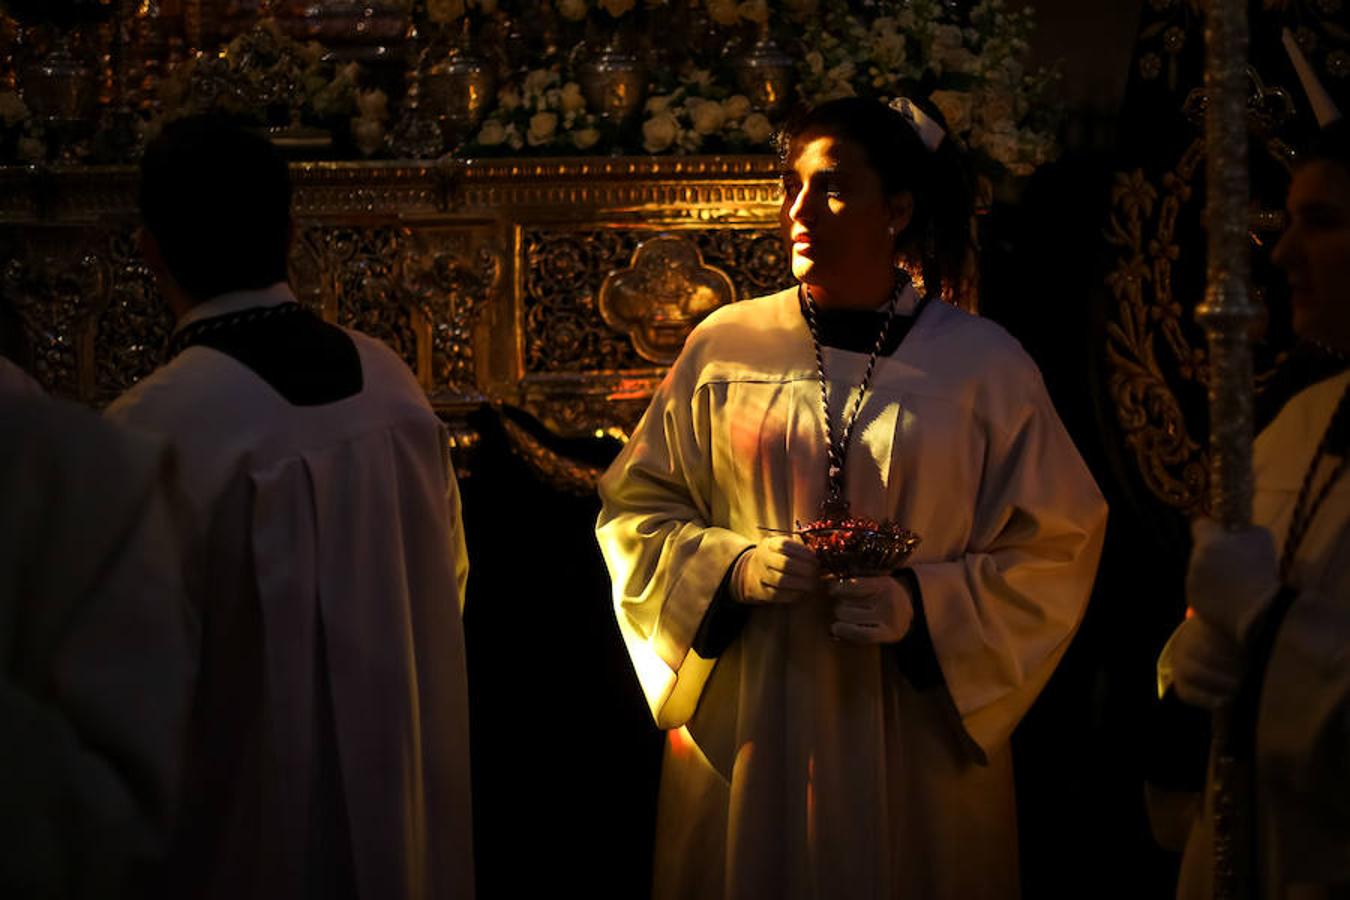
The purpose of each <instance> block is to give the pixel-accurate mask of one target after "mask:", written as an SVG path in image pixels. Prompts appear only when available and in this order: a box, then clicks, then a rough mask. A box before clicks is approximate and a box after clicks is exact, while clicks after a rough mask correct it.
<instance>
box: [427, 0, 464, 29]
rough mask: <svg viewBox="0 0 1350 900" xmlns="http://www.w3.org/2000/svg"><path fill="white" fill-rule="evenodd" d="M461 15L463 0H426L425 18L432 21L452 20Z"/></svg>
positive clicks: (439, 22) (443, 21)
mask: <svg viewBox="0 0 1350 900" xmlns="http://www.w3.org/2000/svg"><path fill="white" fill-rule="evenodd" d="M462 15H464V0H427V18H428V19H430V20H431V21H433V22H436V23H438V24H444V23H446V22H453V21H455V20H456V19H458V18H459V17H460V16H462Z"/></svg>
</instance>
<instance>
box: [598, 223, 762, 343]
mask: <svg viewBox="0 0 1350 900" xmlns="http://www.w3.org/2000/svg"><path fill="white" fill-rule="evenodd" d="M735 299H736V288H735V287H734V286H733V285H732V283H731V278H730V277H728V276H727V273H726V272H723V271H722V270H721V269H718V268H716V267H715V266H710V265H708V264H707V263H705V262H704V261H703V254H702V253H700V252H699V249H698V247H697V246H696V245H695V244H694V243H693V242H692V241H690V240H689V239H688V238H686V237H683V236H680V235H669V234H667V235H658V236H657V237H654V238H649V239H647V240H645V241H643V242H642V243H641V244H639V245H638V248H637V250H636V251H634V253H633V258H632V260H631V261H630V262H629V265H628V268H626V269H620V270H618V271H615V272H610V273H609V275H608V277H606V278H605V280H604V281H603V282H602V283H601V285H600V291H599V303H598V305H599V307H600V316H601V318H603V319H604V320H605V324H606V325H608V326H609V327H610V328H612V329H614V330H616V331H622V332H624V333H626V334H627V335H628V339H629V340H630V341H632V342H633V349H634V350H636V351H637V354H638V355H639V356H641V357H642V358H643V359H645V360H647V361H648V362H654V363H659V364H661V365H669V364H670V363H673V362H674V361H675V357H677V356H679V354H680V348H682V347H683V346H684V339H685V338H686V337H688V336H689V332H690V331H692V330H693V328H694V326H695V325H697V324H698V323H699V320H701V319H702V318H703V317H705V316H706V315H708V313H710V312H712V311H713V310H715V309H716V308H717V307H719V306H725V305H726V304H728V303H731V302H732V301H734V300H735Z"/></svg>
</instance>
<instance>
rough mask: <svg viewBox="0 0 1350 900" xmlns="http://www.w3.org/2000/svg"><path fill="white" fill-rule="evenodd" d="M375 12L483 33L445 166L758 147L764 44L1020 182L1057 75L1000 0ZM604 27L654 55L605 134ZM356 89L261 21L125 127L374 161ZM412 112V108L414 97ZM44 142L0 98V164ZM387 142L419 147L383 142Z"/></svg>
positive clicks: (595, 0)
mask: <svg viewBox="0 0 1350 900" xmlns="http://www.w3.org/2000/svg"><path fill="white" fill-rule="evenodd" d="M391 2H398V3H403V4H406V6H405V7H404V8H405V9H406V10H407V14H408V15H409V16H410V20H411V21H412V22H413V23H415V24H416V25H417V26H418V27H419V29H420V32H421V34H422V35H423V37H424V38H427V37H430V38H431V41H430V43H429V44H428V45H427V46H428V47H434V48H436V52H439V50H440V48H441V46H442V44H444V43H445V42H446V41H447V40H448V39H449V37H450V35H452V34H453V33H455V32H462V35H463V36H465V37H467V36H470V35H473V36H475V37H473V40H474V41H477V40H478V39H479V38H480V37H482V36H484V35H489V37H488V38H487V41H488V43H486V44H484V45H483V46H482V47H481V48H480V47H478V46H477V45H476V44H475V45H467V46H470V47H472V48H473V49H476V50H477V49H481V50H482V51H483V53H481V54H480V55H481V56H482V57H483V58H484V59H485V60H486V61H489V62H490V64H491V65H492V66H494V68H495V70H496V74H497V76H498V81H497V83H498V90H497V92H496V96H495V98H494V99H495V103H494V104H493V105H492V106H491V107H490V108H489V109H488V110H487V113H486V116H485V117H484V118H483V119H482V120H481V122H480V124H479V125H478V126H477V127H476V128H475V129H474V130H473V131H472V132H471V133H470V134H469V135H468V136H467V138H466V139H464V140H463V141H462V143H460V144H459V145H458V146H455V147H453V148H449V149H450V151H451V152H452V153H454V154H455V155H458V156H493V155H498V156H501V155H575V154H637V153H645V154H697V153H761V152H769V151H770V150H771V149H772V138H773V135H774V133H775V131H776V130H777V129H778V128H779V127H781V125H782V124H783V123H782V116H783V115H784V113H783V111H782V110H781V109H770V110H766V109H758V108H756V107H755V106H754V103H753V102H752V100H751V95H750V94H747V93H746V91H744V90H742V89H741V87H740V84H741V82H740V80H739V78H738V71H737V64H738V62H740V61H741V60H742V58H743V57H744V55H745V54H746V53H748V52H749V51H750V49H751V47H752V45H754V43H755V41H756V39H759V40H763V39H765V38H772V39H773V40H774V41H775V42H776V44H777V46H778V47H779V48H780V49H781V51H782V52H783V53H784V54H786V58H787V59H790V60H791V61H792V63H791V68H792V72H791V79H792V83H793V85H794V87H793V91H794V96H793V99H794V100H795V101H797V102H800V103H805V104H809V105H814V104H817V103H820V102H822V101H824V100H827V99H831V98H834V97H841V96H855V95H856V96H865V97H873V98H876V99H878V100H881V101H883V102H889V101H891V100H892V99H894V98H896V97H900V96H906V97H910V98H914V99H917V98H928V99H929V100H931V101H932V103H933V104H934V105H936V106H937V107H938V109H939V110H941V112H942V114H943V117H944V118H945V119H946V120H947V125H948V130H949V133H950V134H951V135H952V136H953V137H954V138H955V139H956V140H957V141H959V142H960V143H961V144H963V145H964V146H965V147H966V148H967V149H968V150H969V151H970V155H971V157H972V158H973V161H974V163H975V166H976V169H977V171H978V172H979V173H980V174H981V175H983V176H985V182H986V184H987V183H988V181H990V180H994V179H998V178H1000V177H1003V176H1006V175H1011V176H1014V177H1020V176H1025V175H1028V174H1030V173H1031V172H1032V171H1034V170H1035V168H1036V167H1037V166H1039V165H1041V164H1043V163H1045V162H1047V161H1049V160H1050V159H1053V158H1054V156H1055V155H1056V153H1057V152H1058V148H1057V147H1056V143H1055V137H1054V136H1055V134H1056V132H1057V130H1058V125H1059V122H1058V114H1059V110H1058V108H1057V106H1056V104H1055V103H1054V102H1053V100H1052V94H1053V88H1054V85H1055V81H1056V79H1057V73H1056V72H1054V71H1053V70H1044V69H1043V70H1039V71H1034V72H1028V71H1027V70H1026V69H1025V67H1024V60H1025V58H1026V55H1027V50H1028V41H1027V39H1028V36H1029V35H1030V33H1031V31H1032V28H1033V24H1034V23H1033V16H1032V12H1031V10H1030V9H1029V8H1028V9H1022V10H1014V9H1010V8H1008V7H1006V6H1005V3H1004V0H974V2H973V3H972V4H971V5H961V6H953V5H952V4H950V3H949V2H944V0H692V2H690V0H678V2H675V0H542V2H541V0H391ZM671 23H677V24H678V27H679V28H683V29H685V32H686V33H685V35H684V36H685V37H686V38H690V39H692V40H691V44H692V45H696V46H692V48H684V49H682V50H681V51H680V52H679V54H678V56H676V55H674V54H670V53H669V51H668V48H667V47H665V46H663V43H664V44H668V43H669V35H668V34H667V30H668V29H669V28H670V27H671ZM513 28H514V29H517V30H518V31H521V30H523V31H528V32H531V33H532V34H534V35H536V37H537V38H538V39H537V40H536V43H535V44H531V45H530V47H531V49H530V50H529V52H527V53H524V54H523V55H525V56H527V57H530V59H531V64H530V65H528V66H520V65H519V63H520V61H521V60H520V59H518V58H514V57H518V56H520V55H522V54H521V53H520V52H519V51H518V50H517V51H513V53H512V54H508V53H506V51H505V50H504V49H503V47H496V45H494V44H493V43H492V41H494V40H496V41H501V40H502V39H503V35H506V34H508V33H513V34H514V33H515V32H512V29H513ZM618 31H622V32H624V33H626V34H628V35H629V36H630V37H632V36H634V35H635V34H636V36H637V40H638V41H639V42H641V41H646V45H645V46H637V47H634V55H635V56H637V57H638V58H640V59H642V60H643V61H646V62H650V61H652V60H658V61H659V60H661V59H666V60H670V62H667V63H665V64H660V63H658V64H656V65H654V66H653V67H652V68H650V69H649V71H648V77H647V83H646V85H645V94H644V103H643V105H642V106H641V107H640V108H638V109H637V110H635V112H634V115H633V117H632V118H631V119H630V120H628V121H625V122H623V123H616V122H614V121H612V120H610V119H606V118H605V117H602V116H600V115H598V114H597V113H598V111H597V110H595V109H592V108H591V107H590V106H589V105H588V103H587V100H586V94H587V92H586V90H585V85H586V84H587V81H586V78H585V72H584V71H583V66H582V63H583V61H584V59H585V58H586V56H587V54H588V53H589V52H591V51H589V50H587V49H586V48H595V47H596V45H597V44H600V43H603V41H604V40H605V38H606V36H609V35H614V34H616V32H618ZM491 35H495V37H491ZM541 35H548V36H549V37H547V38H544V37H538V36H541ZM513 39H514V38H513ZM583 41H584V42H585V43H584V44H582V42H583ZM579 44H580V45H581V48H580V50H578V45H579ZM494 48H495V50H494ZM597 49H598V48H597ZM494 52H495V54H496V55H493V53H494ZM513 67H514V68H513ZM367 83H368V81H367V78H366V73H365V72H363V71H362V70H361V69H360V68H359V67H358V66H356V65H355V64H348V65H345V66H338V65H334V64H333V63H332V62H331V61H330V60H329V58H328V57H326V56H325V52H324V49H323V48H322V47H321V46H320V45H319V44H317V43H313V42H310V43H302V42H300V41H297V40H295V39H293V38H291V37H289V36H288V35H287V34H286V32H285V30H284V29H283V27H282V26H281V25H280V24H279V23H278V22H277V21H276V20H271V19H269V20H264V21H261V22H259V23H257V24H256V25H254V27H253V28H251V29H250V30H249V31H247V32H245V33H243V34H241V35H239V36H238V37H236V38H235V39H234V40H233V41H231V42H230V44H229V45H227V46H226V47H225V48H223V49H222V50H221V51H220V52H219V53H207V54H203V55H199V56H196V57H194V58H193V59H190V60H188V61H187V62H186V63H184V64H182V65H180V66H179V67H177V68H176V69H175V71H173V72H171V73H169V75H168V76H167V77H166V78H165V79H164V80H163V81H162V82H161V84H160V96H159V103H158V104H157V107H158V108H157V110H156V114H155V115H154V116H152V117H151V118H150V119H149V120H148V121H146V122H144V123H143V130H144V132H145V133H146V136H147V137H148V136H150V135H152V134H153V133H154V132H155V131H156V130H157V128H158V127H159V125H160V123H162V122H163V121H166V120H168V119H171V118H174V117H177V116H180V115H184V114H188V113H192V112H199V111H204V110H208V109H209V110H226V111H231V112H236V113H239V114H241V115H245V116H249V117H252V118H253V119H255V120H256V121H257V122H258V123H259V124H260V125H268V126H272V127H281V128H286V127H291V128H296V127H298V126H307V127H310V128H316V127H317V128H321V129H325V130H327V131H329V132H331V133H333V134H334V135H335V136H347V137H349V138H350V141H349V142H348V143H347V144H346V145H345V149H347V150H348V152H353V153H359V154H360V155H362V156H367V157H369V156H388V155H390V154H391V153H393V152H396V151H395V149H391V141H390V140H389V139H388V135H387V132H388V131H389V128H388V126H389V120H390V119H391V117H392V118H395V119H399V121H400V124H402V118H401V117H402V115H403V113H404V110H401V109H399V108H397V107H396V108H393V109H391V108H390V107H391V104H390V102H389V98H388V97H387V96H386V95H385V94H384V93H383V92H382V91H380V90H378V89H374V90H363V86H364V85H366V84H367ZM420 112H421V113H422V114H423V115H424V116H425V115H426V114H427V113H428V110H427V108H425V104H424V108H423V109H422V110H421V111H420ZM431 115H432V116H434V115H435V112H434V111H433V112H432V113H431ZM47 143H48V141H46V140H45V139H44V135H43V130H42V123H41V122H40V121H38V120H37V119H36V117H34V116H32V115H31V114H30V111H29V109H28V107H27V106H26V105H25V104H24V102H23V100H22V99H21V98H20V96H18V95H17V94H14V93H13V92H0V158H5V159H16V160H25V161H28V160H37V159H41V158H43V157H44V156H45V155H46V154H47V153H48V152H49V150H50V148H49V147H47V146H46V145H47ZM429 146H430V147H431V148H434V146H435V144H434V141H432V143H431V144H430V145H429ZM392 147H393V148H398V149H402V150H403V151H404V152H434V150H432V151H428V150H423V149H420V148H418V149H415V150H410V149H408V148H405V147H403V145H401V144H399V143H398V142H393V143H392ZM343 149H344V148H343V147H339V148H338V150H337V151H336V152H342V151H343Z"/></svg>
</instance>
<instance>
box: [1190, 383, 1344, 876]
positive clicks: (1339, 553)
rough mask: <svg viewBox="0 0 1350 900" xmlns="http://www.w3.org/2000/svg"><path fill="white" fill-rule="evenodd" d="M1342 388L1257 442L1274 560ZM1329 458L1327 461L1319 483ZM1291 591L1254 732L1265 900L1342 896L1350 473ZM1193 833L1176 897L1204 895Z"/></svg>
mask: <svg viewBox="0 0 1350 900" xmlns="http://www.w3.org/2000/svg"><path fill="white" fill-rule="evenodd" d="M1347 384H1350V372H1345V373H1343V374H1341V375H1338V376H1336V377H1334V378H1330V379H1327V380H1326V381H1322V382H1319V383H1317V384H1315V385H1313V386H1312V387H1309V388H1306V389H1304V390H1303V391H1301V392H1300V393H1298V394H1297V395H1295V396H1294V398H1293V399H1291V400H1290V401H1289V403H1288V404H1286V405H1285V407H1284V409H1283V410H1281V412H1280V414H1279V415H1278V416H1277V417H1276V418H1275V420H1274V421H1273V422H1271V423H1270V425H1268V426H1267V427H1266V429H1265V430H1264V431H1262V432H1261V434H1260V435H1259V436H1258V437H1257V440H1256V445H1255V447H1254V454H1253V475H1254V477H1255V481H1256V493H1255V495H1254V496H1253V503H1252V520H1253V521H1254V522H1255V523H1256V524H1258V525H1263V526H1265V527H1266V528H1269V529H1270V530H1271V533H1272V535H1273V536H1274V538H1275V547H1276V552H1277V553H1283V548H1284V542H1285V538H1286V537H1287V535H1288V531H1289V523H1290V520H1291V519H1292V518H1293V514H1294V506H1295V505H1296V503H1297V501H1298V494H1299V489H1300V487H1301V486H1302V484H1303V476H1304V473H1305V472H1307V470H1308V466H1309V464H1310V463H1311V462H1312V458H1313V454H1314V453H1315V452H1316V450H1317V444H1318V442H1319V441H1320V440H1321V439H1322V435H1323V433H1324V432H1325V431H1326V428H1327V425H1328V423H1329V422H1330V421H1331V415H1332V413H1333V412H1334V410H1335V408H1336V404H1337V403H1338V402H1339V401H1340V398H1341V394H1342V393H1343V392H1344V391H1345V388H1346V385H1347ZM1334 462H1335V460H1324V463H1323V465H1324V468H1323V471H1322V475H1323V477H1325V475H1326V473H1327V472H1328V471H1329V470H1330V467H1331V465H1332V464H1334ZM1321 483H1322V482H1321V480H1319V481H1318V482H1317V484H1318V485H1320V484H1321ZM1288 584H1289V586H1290V587H1292V588H1294V589H1295V590H1296V591H1297V592H1298V594H1297V597H1296V599H1295V600H1294V602H1293V604H1292V605H1291V606H1290V608H1289V612H1288V614H1287V615H1286V616H1285V619H1284V623H1283V625H1282V626H1281V627H1280V630H1279V632H1278V634H1277V636H1276V639H1275V645H1274V648H1273V650H1272V652H1271V656H1270V660H1269V663H1268V665H1267V669H1266V678H1265V684H1264V687H1263V689H1262V693H1261V703H1260V709H1259V713H1258V719H1257V726H1256V754H1257V756H1256V781H1257V790H1258V793H1257V814H1258V823H1259V829H1260V831H1259V834H1260V837H1261V844H1262V854H1261V855H1262V860H1261V861H1262V869H1263V873H1264V874H1263V881H1264V883H1265V886H1264V889H1263V892H1262V894H1261V896H1264V897H1268V898H1272V900H1274V898H1280V900H1319V898H1327V897H1342V896H1350V477H1345V476H1342V477H1341V478H1340V479H1339V480H1338V481H1337V482H1336V483H1335V484H1334V485H1333V486H1332V488H1331V491H1330V493H1329V494H1328V495H1327V498H1326V500H1325V501H1324V503H1323V505H1322V508H1321V509H1320V510H1319V512H1318V513H1317V516H1316V518H1314V519H1313V520H1312V523H1311V524H1310V525H1309V527H1308V531H1307V533H1306V535H1305V536H1304V538H1303V542H1302V544H1301V545H1300V546H1299V549H1298V552H1297V554H1296V555H1295V557H1294V561H1293V565H1292V567H1291V570H1290V572H1289V576H1288ZM1197 826H1198V827H1197V829H1196V830H1195V832H1193V834H1192V836H1191V840H1190V841H1189V842H1188V844H1187V847H1186V856H1185V859H1184V861H1183V867H1182V879H1181V885H1180V888H1179V890H1178V894H1179V896H1181V897H1186V898H1200V897H1208V896H1209V895H1210V887H1209V886H1210V878H1211V874H1212V859H1211V854H1210V851H1209V847H1210V834H1211V833H1210V831H1209V821H1208V819H1207V818H1203V817H1202V818H1201V819H1200V820H1199V821H1198V822H1197ZM1332 886H1334V887H1332Z"/></svg>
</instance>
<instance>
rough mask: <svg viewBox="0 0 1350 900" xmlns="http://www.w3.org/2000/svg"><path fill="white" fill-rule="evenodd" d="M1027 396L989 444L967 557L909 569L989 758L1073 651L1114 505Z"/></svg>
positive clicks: (966, 716)
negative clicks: (1067, 652) (1069, 649)
mask: <svg viewBox="0 0 1350 900" xmlns="http://www.w3.org/2000/svg"><path fill="white" fill-rule="evenodd" d="M1026 394H1028V395H1029V396H1026V397H1025V398H1023V400H1022V403H1023V409H1022V410H1021V411H1020V412H1019V413H1018V414H1017V415H1016V416H1013V417H1011V418H1010V419H1009V421H1010V423H1011V424H1010V426H1009V427H1008V428H1006V429H1005V430H1004V431H1003V432H1002V433H999V432H997V431H994V432H992V433H991V434H990V437H989V448H988V450H987V455H986V458H985V464H984V471H983V472H982V475H981V481H980V485H979V487H978V496H977V501H976V508H975V521H974V527H973V528H972V531H971V536H970V541H969V544H968V547H967V549H966V552H965V553H964V554H963V555H961V556H960V557H957V558H954V559H950V560H946V561H942V562H929V563H919V564H915V565H914V566H913V570H914V573H915V575H916V576H917V577H918V579H919V584H920V587H921V590H922V594H923V604H924V613H925V615H926V617H927V620H928V629H929V633H930V635H931V637H932V642H933V647H934V650H935V652H936V655H937V659H938V663H939V665H940V666H941V669H942V674H943V677H944V679H945V681H946V685H947V688H948V690H949V691H950V693H951V697H952V700H953V702H954V704H955V706H956V709H957V710H958V711H959V712H960V714H961V718H962V721H963V723H964V725H965V728H966V731H967V732H968V733H969V735H970V737H971V738H973V739H974V741H975V742H976V744H978V745H979V747H980V748H981V749H982V750H984V751H985V752H986V753H988V752H989V751H991V750H993V749H994V748H996V747H998V746H1000V745H1001V744H1002V743H1003V742H1004V741H1006V740H1007V739H1008V737H1009V735H1011V733H1012V730H1013V728H1015V727H1016V725H1017V723H1018V722H1019V721H1020V720H1021V718H1022V716H1023V715H1024V714H1025V713H1026V711H1027V709H1028V708H1029V707H1030V706H1031V703H1032V701H1033V700H1035V698H1036V695H1037V694H1038V693H1039V692H1040V690H1041V688H1042V687H1044V685H1045V682H1046V681H1047V680H1048V679H1049V677H1050V674H1051V672H1053V671H1054V668H1055V665H1056V664H1057V663H1058V662H1059V659H1060V657H1061V656H1062V655H1063V654H1064V651H1065V650H1066V649H1067V647H1068V644H1069V640H1070V638H1071V637H1072V636H1073V633H1074V631H1075V630H1076V629H1077V627H1078V623H1079V622H1080V621H1081V619H1082V616H1083V611H1084V609H1085V607H1086V605H1087V601H1088V596H1089V594H1090V592H1091V589H1092V583H1093V579H1094V577H1095V575H1096V571H1097V563H1098V560H1099V558H1100V556H1101V550H1102V542H1103V540H1104V537H1105V531H1106V503H1105V501H1104V500H1103V499H1102V496H1101V493H1100V492H1099V491H1098V489H1097V485H1096V483H1095V482H1094V481H1093V479H1092V476H1091V474H1089V472H1088V470H1087V467H1086V466H1085V465H1084V464H1083V461H1082V459H1081V458H1080V457H1079V455H1078V452H1077V450H1076V449H1075V447H1074V446H1073V442H1072V441H1071V440H1070V438H1069V435H1068V433H1067V432H1066V431H1065V430H1064V426H1063V424H1062V423H1061V422H1060V421H1059V417H1058V416H1057V415H1056V414H1055V411H1054V408H1053V406H1052V405H1051V403H1050V398H1049V396H1048V395H1047V394H1046V393H1045V388H1044V385H1043V384H1042V382H1041V380H1040V378H1039V376H1038V375H1037V376H1035V377H1034V378H1031V379H1029V386H1028V389H1027V391H1026Z"/></svg>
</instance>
